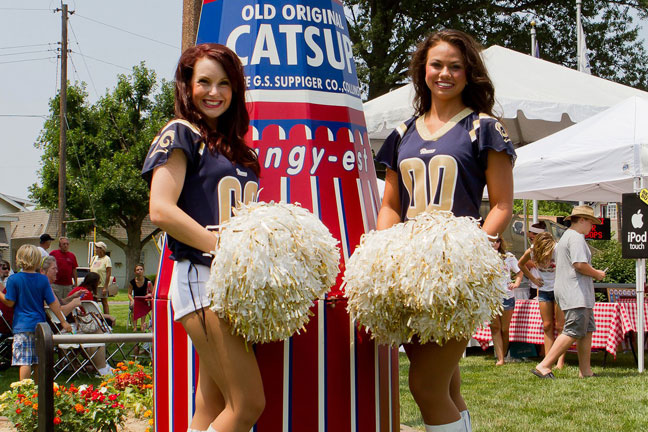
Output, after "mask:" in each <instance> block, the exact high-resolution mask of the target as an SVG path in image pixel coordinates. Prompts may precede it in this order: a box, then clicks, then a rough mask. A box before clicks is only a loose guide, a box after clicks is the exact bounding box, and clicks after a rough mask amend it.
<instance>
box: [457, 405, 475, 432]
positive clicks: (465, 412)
mask: <svg viewBox="0 0 648 432" xmlns="http://www.w3.org/2000/svg"><path fill="white" fill-rule="evenodd" d="M459 414H461V418H462V419H463V421H464V422H465V423H466V432H472V422H471V421H470V413H469V412H468V410H463V411H461V412H460V413H459Z"/></svg>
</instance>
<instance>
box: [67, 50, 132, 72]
mask: <svg viewBox="0 0 648 432" xmlns="http://www.w3.org/2000/svg"><path fill="white" fill-rule="evenodd" d="M70 52H71V53H73V54H79V55H80V56H81V57H87V58H89V59H91V60H95V61H98V62H101V63H106V64H109V65H111V66H115V67H118V68H121V69H125V70H127V71H130V70H131V68H127V67H125V66H120V65H118V64H115V63H111V62H109V61H106V60H101V59H98V58H95V57H91V56H89V55H86V54H82V53H80V52H76V51H73V50H70Z"/></svg>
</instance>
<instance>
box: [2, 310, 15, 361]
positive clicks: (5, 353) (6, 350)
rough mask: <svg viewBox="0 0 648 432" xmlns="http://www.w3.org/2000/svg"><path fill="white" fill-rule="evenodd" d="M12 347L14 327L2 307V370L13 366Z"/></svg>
mask: <svg viewBox="0 0 648 432" xmlns="http://www.w3.org/2000/svg"><path fill="white" fill-rule="evenodd" d="M12 348H13V329H12V328H11V324H10V323H9V321H8V320H7V319H6V318H5V316H4V314H3V312H2V309H1V308H0V371H3V370H6V369H9V367H10V366H11V357H12V352H13V349H12Z"/></svg>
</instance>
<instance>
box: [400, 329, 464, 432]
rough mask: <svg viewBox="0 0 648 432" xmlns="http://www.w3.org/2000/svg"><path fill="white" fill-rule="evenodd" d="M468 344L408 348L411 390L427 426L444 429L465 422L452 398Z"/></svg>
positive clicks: (407, 346)
mask: <svg viewBox="0 0 648 432" xmlns="http://www.w3.org/2000/svg"><path fill="white" fill-rule="evenodd" d="M467 343H468V341H467V340H465V339H464V340H457V339H451V340H449V341H447V342H446V343H445V344H444V345H443V346H439V345H437V344H435V343H428V344H425V345H419V344H416V343H413V344H407V345H405V352H406V353H407V357H408V358H409V360H410V370H409V386H410V391H411V392H412V396H413V397H414V400H415V401H416V404H417V405H418V407H419V409H420V410H421V415H422V416H423V421H424V423H425V424H426V425H444V424H448V423H453V422H456V421H458V420H460V419H461V416H460V414H459V410H458V409H457V406H456V404H455V402H454V401H453V399H452V398H451V397H450V382H451V380H452V377H453V375H454V374H455V371H456V369H457V365H458V364H459V360H460V359H461V356H462V354H463V352H464V349H465V348H466V344H467Z"/></svg>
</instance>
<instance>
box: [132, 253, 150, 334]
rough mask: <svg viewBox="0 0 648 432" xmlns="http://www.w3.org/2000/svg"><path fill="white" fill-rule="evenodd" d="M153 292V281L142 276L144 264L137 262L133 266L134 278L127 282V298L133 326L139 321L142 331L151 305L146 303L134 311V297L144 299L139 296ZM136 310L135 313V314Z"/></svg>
mask: <svg viewBox="0 0 648 432" xmlns="http://www.w3.org/2000/svg"><path fill="white" fill-rule="evenodd" d="M152 292H153V283H152V282H151V281H150V280H149V279H148V278H146V277H144V264H137V265H136V266H135V278H133V279H131V281H130V283H129V284H128V300H129V301H130V309H131V310H132V311H133V328H134V329H137V321H138V320H139V321H140V330H141V331H144V328H145V326H146V316H147V315H148V312H149V311H150V310H151V307H150V305H149V304H148V303H146V305H147V306H148V307H145V308H141V309H140V308H138V310H139V311H136V310H135V308H134V306H135V298H136V297H140V299H138V301H144V302H146V301H145V300H144V299H142V298H141V297H146V296H147V295H149V294H151V293H152ZM142 311H146V313H142ZM136 312H138V313H137V315H136V314H135V313H136Z"/></svg>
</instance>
